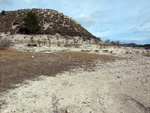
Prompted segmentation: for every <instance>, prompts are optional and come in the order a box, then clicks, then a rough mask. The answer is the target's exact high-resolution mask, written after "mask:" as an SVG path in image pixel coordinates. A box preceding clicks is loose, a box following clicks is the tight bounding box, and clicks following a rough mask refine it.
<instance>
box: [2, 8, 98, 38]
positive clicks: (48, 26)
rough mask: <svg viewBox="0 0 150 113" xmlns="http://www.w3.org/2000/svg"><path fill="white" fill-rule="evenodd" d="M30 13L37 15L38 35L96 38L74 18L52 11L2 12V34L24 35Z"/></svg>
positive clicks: (25, 10)
mask: <svg viewBox="0 0 150 113" xmlns="http://www.w3.org/2000/svg"><path fill="white" fill-rule="evenodd" d="M30 11H32V12H34V13H35V14H36V15H37V17H38V21H39V24H40V26H41V29H40V31H39V32H37V34H49V35H54V34H56V33H59V34H60V35H62V36H85V37H87V38H96V37H95V36H93V35H92V34H91V33H89V32H88V31H87V30H86V29H85V28H83V27H82V26H81V25H80V24H79V23H78V22H76V21H75V20H73V19H72V18H70V17H67V16H65V15H64V14H62V13H59V12H58V11H55V10H50V9H24V10H17V11H2V12H1V13H0V24H1V26H0V32H5V33H7V32H10V33H11V34H15V33H18V34H22V33H23V32H22V30H21V29H22V28H24V21H23V19H24V18H25V17H26V16H27V13H28V12H30Z"/></svg>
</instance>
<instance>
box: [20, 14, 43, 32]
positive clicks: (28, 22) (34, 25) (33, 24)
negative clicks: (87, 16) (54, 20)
mask: <svg viewBox="0 0 150 113" xmlns="http://www.w3.org/2000/svg"><path fill="white" fill-rule="evenodd" d="M23 20H24V26H25V27H24V28H23V30H22V31H23V32H25V33H26V34H37V33H38V32H39V31H40V25H39V21H38V17H37V15H36V13H34V12H32V11H30V12H28V14H27V16H26V17H25V18H24V19H23Z"/></svg>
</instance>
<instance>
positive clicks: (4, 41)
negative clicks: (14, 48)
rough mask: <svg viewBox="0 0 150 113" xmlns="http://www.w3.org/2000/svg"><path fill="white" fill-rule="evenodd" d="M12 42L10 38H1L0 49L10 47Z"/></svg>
mask: <svg viewBox="0 0 150 113" xmlns="http://www.w3.org/2000/svg"><path fill="white" fill-rule="evenodd" d="M10 44H11V42H10V40H7V39H2V38H0V50H2V49H7V48H9V47H10Z"/></svg>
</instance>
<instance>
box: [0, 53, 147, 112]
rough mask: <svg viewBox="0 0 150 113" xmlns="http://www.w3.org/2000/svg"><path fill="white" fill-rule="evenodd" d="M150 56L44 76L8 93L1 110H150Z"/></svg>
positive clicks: (3, 98) (99, 63)
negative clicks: (93, 68)
mask: <svg viewBox="0 0 150 113" xmlns="http://www.w3.org/2000/svg"><path fill="white" fill-rule="evenodd" d="M149 69H150V57H143V56H140V55H139V56H131V57H130V59H128V60H127V59H126V60H117V61H115V62H108V63H105V64H103V63H101V62H98V63H97V67H96V68H95V70H93V71H90V72H88V71H83V70H82V69H74V70H72V71H70V72H64V73H62V74H58V75H57V76H56V77H45V76H42V75H41V77H40V78H41V79H40V80H39V81H28V84H25V85H22V84H20V86H19V87H18V88H16V89H14V90H10V91H8V92H5V93H4V94H3V96H2V98H1V99H2V100H5V103H6V104H4V105H2V109H1V113H13V112H15V113H21V112H24V113H149V112H150V71H149Z"/></svg>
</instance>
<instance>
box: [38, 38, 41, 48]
mask: <svg viewBox="0 0 150 113" xmlns="http://www.w3.org/2000/svg"><path fill="white" fill-rule="evenodd" d="M38 44H39V47H41V40H40V39H38Z"/></svg>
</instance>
